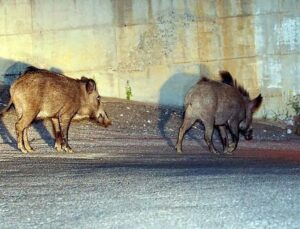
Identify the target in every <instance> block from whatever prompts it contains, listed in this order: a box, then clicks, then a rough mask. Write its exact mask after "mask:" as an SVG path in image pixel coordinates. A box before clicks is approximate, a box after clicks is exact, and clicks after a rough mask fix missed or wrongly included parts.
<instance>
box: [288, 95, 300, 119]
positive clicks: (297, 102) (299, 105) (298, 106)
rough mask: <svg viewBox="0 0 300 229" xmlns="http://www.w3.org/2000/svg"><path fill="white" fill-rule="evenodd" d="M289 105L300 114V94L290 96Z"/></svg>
mask: <svg viewBox="0 0 300 229" xmlns="http://www.w3.org/2000/svg"><path fill="white" fill-rule="evenodd" d="M287 105H288V106H291V107H292V108H293V110H294V111H295V113H296V115H300V94H297V95H294V96H292V97H290V99H289V102H288V104H287Z"/></svg>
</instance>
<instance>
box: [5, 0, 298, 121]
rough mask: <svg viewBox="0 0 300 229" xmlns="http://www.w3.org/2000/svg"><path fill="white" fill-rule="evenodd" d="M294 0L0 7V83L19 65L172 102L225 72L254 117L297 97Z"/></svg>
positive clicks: (280, 109) (59, 0) (27, 0)
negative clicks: (256, 104)
mask: <svg viewBox="0 0 300 229" xmlns="http://www.w3.org/2000/svg"><path fill="white" fill-rule="evenodd" d="M299 12H300V1H299V0H206V1H202V0H201V1H200V0H199V1H197V0H47V1H45V0H0V81H2V84H9V83H11V82H12V80H13V79H14V78H15V74H18V73H19V72H20V71H22V70H23V69H24V67H26V66H27V65H35V66H37V67H42V68H47V69H51V70H54V71H60V72H63V73H64V74H66V75H69V76H73V77H80V76H81V75H86V76H89V77H92V78H94V79H95V80H96V81H97V83H98V85H99V86H98V87H99V89H100V93H101V94H103V95H105V96H113V97H120V98H125V96H126V93H125V86H126V81H127V80H129V83H130V86H131V87H132V92H133V97H132V99H133V100H139V101H147V102H154V103H162V104H170V105H181V104H182V101H183V97H184V95H185V93H186V91H187V90H188V89H189V87H190V86H191V85H192V84H194V83H195V82H196V81H197V80H198V79H199V75H200V74H206V75H209V76H210V77H211V78H218V75H217V74H218V71H219V70H221V69H227V70H229V71H230V72H231V73H232V74H233V75H234V76H235V77H236V78H237V79H238V81H239V82H240V83H241V84H242V85H244V86H245V87H246V88H247V89H248V90H249V91H250V94H251V96H256V95H257V94H258V93H260V92H261V93H262V94H263V96H264V105H263V107H262V108H261V109H260V112H259V114H258V115H259V116H262V115H265V114H268V115H269V117H270V116H272V115H273V114H274V113H277V114H279V113H282V114H284V113H285V112H286V109H287V106H286V103H287V100H288V96H290V95H292V94H296V93H300V86H299V85H300V74H299V73H300V67H299V63H300V62H299V58H300V55H299V54H300V34H299V33H300V15H299Z"/></svg>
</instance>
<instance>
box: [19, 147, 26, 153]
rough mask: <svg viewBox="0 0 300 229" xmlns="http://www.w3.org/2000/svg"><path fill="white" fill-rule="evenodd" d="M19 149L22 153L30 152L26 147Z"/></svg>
mask: <svg viewBox="0 0 300 229" xmlns="http://www.w3.org/2000/svg"><path fill="white" fill-rule="evenodd" d="M19 150H21V152H22V153H28V151H27V150H26V149H25V148H19Z"/></svg>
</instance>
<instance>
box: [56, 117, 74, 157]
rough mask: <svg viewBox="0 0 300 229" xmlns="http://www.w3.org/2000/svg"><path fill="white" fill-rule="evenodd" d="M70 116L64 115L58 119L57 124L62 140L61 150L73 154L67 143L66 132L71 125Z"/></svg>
mask: <svg viewBox="0 0 300 229" xmlns="http://www.w3.org/2000/svg"><path fill="white" fill-rule="evenodd" d="M70 117H72V116H71V115H66V116H65V117H61V118H60V119H59V124H60V127H61V134H62V139H63V144H62V149H63V150H64V151H66V152H68V153H73V150H72V149H71V147H70V146H69V143H68V131H69V126H70V123H71V118H70Z"/></svg>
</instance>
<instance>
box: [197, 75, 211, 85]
mask: <svg viewBox="0 0 300 229" xmlns="http://www.w3.org/2000/svg"><path fill="white" fill-rule="evenodd" d="M207 81H209V79H208V78H207V77H206V76H202V77H201V79H200V80H199V81H198V82H197V84H199V83H201V82H207Z"/></svg>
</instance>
